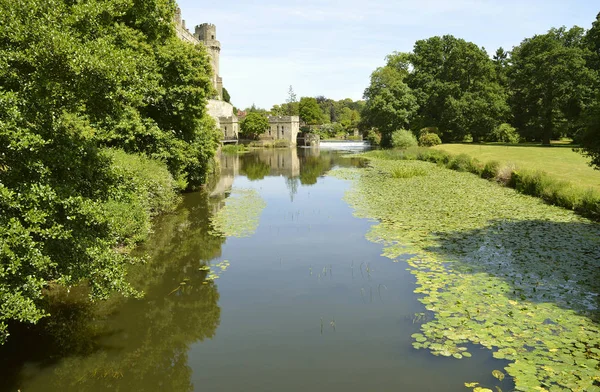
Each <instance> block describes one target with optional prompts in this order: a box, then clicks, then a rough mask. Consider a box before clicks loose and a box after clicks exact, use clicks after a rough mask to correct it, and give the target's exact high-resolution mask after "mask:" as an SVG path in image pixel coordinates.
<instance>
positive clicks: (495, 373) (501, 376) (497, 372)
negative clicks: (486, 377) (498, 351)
mask: <svg viewBox="0 0 600 392" xmlns="http://www.w3.org/2000/svg"><path fill="white" fill-rule="evenodd" d="M492 376H494V377H496V378H497V379H498V380H500V381H502V380H504V377H505V375H504V373H502V372H501V371H500V370H494V371H492Z"/></svg>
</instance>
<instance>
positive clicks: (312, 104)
mask: <svg viewBox="0 0 600 392" xmlns="http://www.w3.org/2000/svg"><path fill="white" fill-rule="evenodd" d="M299 112H300V118H301V119H302V120H303V121H304V122H305V123H306V124H308V125H317V124H321V123H323V113H322V112H321V108H320V107H319V104H318V103H317V100H316V99H315V98H310V97H302V98H300V105H299Z"/></svg>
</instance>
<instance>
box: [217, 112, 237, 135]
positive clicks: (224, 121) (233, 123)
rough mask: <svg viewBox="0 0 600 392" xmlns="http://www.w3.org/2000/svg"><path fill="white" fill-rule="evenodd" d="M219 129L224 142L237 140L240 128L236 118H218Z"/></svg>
mask: <svg viewBox="0 0 600 392" xmlns="http://www.w3.org/2000/svg"><path fill="white" fill-rule="evenodd" d="M219 127H220V128H221V132H223V137H224V140H232V139H236V140H237V139H238V136H239V132H240V126H239V123H238V118H237V117H236V116H231V117H219Z"/></svg>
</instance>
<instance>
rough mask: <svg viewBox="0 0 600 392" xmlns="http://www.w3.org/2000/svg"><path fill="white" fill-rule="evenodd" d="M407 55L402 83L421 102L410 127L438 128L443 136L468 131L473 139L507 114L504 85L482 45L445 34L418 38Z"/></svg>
mask: <svg viewBox="0 0 600 392" xmlns="http://www.w3.org/2000/svg"><path fill="white" fill-rule="evenodd" d="M405 57H406V56H405ZM407 57H408V62H409V63H410V64H411V65H412V71H411V72H410V73H409V74H408V76H407V78H406V82H407V84H408V86H409V87H410V88H411V89H413V91H414V94H415V96H416V97H417V98H418V103H419V106H420V109H419V111H418V121H417V122H416V124H415V125H417V126H419V127H421V126H428V127H438V128H440V130H441V131H442V135H443V138H445V139H446V140H451V139H461V138H463V137H464V136H466V135H468V134H470V135H472V136H473V138H474V139H475V140H477V139H479V138H481V137H483V136H485V135H486V134H488V133H489V132H491V131H492V130H493V129H494V127H495V126H497V125H498V124H499V123H500V122H502V120H503V117H505V116H506V115H507V113H508V106H507V104H506V95H505V92H504V89H503V88H502V87H501V85H500V84H499V83H498V78H497V73H496V72H497V71H496V69H495V67H494V63H493V62H492V60H491V59H490V58H489V57H488V55H487V53H486V52H485V50H484V49H483V48H479V47H478V46H477V45H475V44H473V43H471V42H467V41H465V40H463V39H458V38H455V37H453V36H451V35H445V36H443V37H432V38H429V39H426V40H420V41H417V42H416V43H415V46H414V50H413V53H412V54H411V55H410V56H407ZM401 63H404V64H405V63H406V61H404V62H401ZM403 67H404V68H405V69H406V65H403Z"/></svg>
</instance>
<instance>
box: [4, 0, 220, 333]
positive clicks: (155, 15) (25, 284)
mask: <svg viewBox="0 0 600 392" xmlns="http://www.w3.org/2000/svg"><path fill="white" fill-rule="evenodd" d="M174 8H175V4H174V2H173V1H172V0H148V1H142V0H130V1H120V0H103V1H100V0H89V1H85V2H73V1H70V0H47V1H36V0H23V1H19V2H14V1H11V0H0V14H1V15H2V16H3V18H2V19H3V21H2V23H1V24H0V343H1V342H2V340H3V339H4V338H5V337H6V335H7V330H6V324H5V321H7V320H19V321H22V322H36V321H38V320H39V319H40V318H41V317H44V316H45V315H46V314H47V312H46V311H45V309H44V307H43V306H42V304H43V302H42V300H41V299H42V292H43V290H44V289H47V288H49V287H52V286H54V285H72V284H76V283H78V282H81V281H86V282H88V283H89V285H90V287H91V289H92V296H93V297H95V298H102V297H106V296H107V295H108V294H109V293H110V292H112V291H115V290H116V291H120V292H122V293H124V294H131V293H132V292H133V291H132V289H131V288H130V286H129V285H128V283H127V281H126V279H125V276H126V273H125V266H126V262H127V261H128V260H130V259H128V258H127V257H126V256H124V255H122V254H120V253H119V252H117V251H116V250H115V249H116V247H117V246H118V245H119V242H118V241H119V237H118V235H117V234H116V231H117V228H115V227H114V222H113V221H111V218H110V216H109V215H107V214H106V206H107V205H108V204H109V203H115V202H126V201H124V200H123V199H122V192H121V189H123V187H126V186H127V184H125V183H123V179H122V178H121V176H120V175H119V174H118V173H117V172H116V171H115V170H113V168H112V165H111V158H110V157H109V155H107V154H105V153H104V152H103V150H102V148H103V147H105V146H112V147H119V148H121V149H124V150H126V151H128V152H135V153H141V154H145V155H147V156H149V157H152V158H155V159H159V160H161V161H163V162H165V163H166V164H167V165H168V167H169V169H170V170H171V173H172V174H173V176H175V177H177V178H178V179H180V180H181V182H180V183H184V182H187V183H188V184H190V185H193V184H199V183H201V182H203V181H204V178H205V174H206V171H207V169H208V162H209V160H210V158H211V157H212V155H213V153H214V151H215V149H216V146H217V143H218V133H217V131H216V129H215V127H214V123H213V122H212V121H211V120H210V118H209V117H208V116H207V115H206V110H205V106H206V99H207V97H208V96H210V94H211V85H210V68H209V61H208V59H207V56H206V53H205V52H204V50H203V49H202V48H201V47H200V46H199V47H193V46H192V45H189V44H184V43H182V42H180V41H178V40H177V39H176V37H175V33H174V28H173V25H172V22H171V21H172V19H173V15H174Z"/></svg>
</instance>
